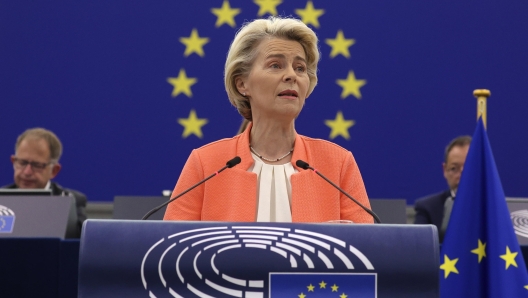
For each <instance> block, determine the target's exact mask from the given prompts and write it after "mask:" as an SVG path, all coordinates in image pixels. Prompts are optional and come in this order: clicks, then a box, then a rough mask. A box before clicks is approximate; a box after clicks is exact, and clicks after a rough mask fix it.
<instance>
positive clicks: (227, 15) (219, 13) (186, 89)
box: [167, 0, 367, 140]
mask: <svg viewBox="0 0 528 298" xmlns="http://www.w3.org/2000/svg"><path fill="white" fill-rule="evenodd" d="M253 3H254V4H256V5H258V7H259V9H258V12H257V16H259V17H262V16H264V15H266V14H269V15H277V14H278V12H277V6H279V5H280V4H282V3H283V1H282V0H253ZM210 12H211V13H212V14H213V15H215V16H216V22H215V27H216V28H219V27H221V26H223V25H227V26H230V27H232V28H235V27H236V21H235V18H236V17H237V16H238V15H239V14H240V13H242V9H240V8H233V7H231V4H230V2H229V0H223V2H222V5H221V7H213V8H211V9H210ZM294 12H295V14H297V16H298V17H299V18H300V19H301V20H302V22H304V23H305V24H306V25H311V26H313V27H314V28H320V27H321V24H320V22H319V18H321V17H322V16H323V15H324V14H325V10H324V9H321V8H317V7H316V5H314V2H313V1H312V0H309V1H307V2H306V5H305V7H304V8H298V9H295V10H294ZM179 41H180V42H181V43H182V44H183V45H184V46H185V50H184V53H183V56H184V57H186V58H187V57H189V56H191V55H192V54H196V55H198V56H199V57H202V58H203V57H205V51H204V47H205V46H206V45H207V44H208V43H209V41H210V39H209V37H204V36H200V33H199V30H198V29H197V28H193V29H192V30H191V33H190V35H189V36H183V37H180V38H179ZM325 43H326V44H327V45H328V46H330V47H331V51H330V58H331V59H334V58H337V57H338V56H343V57H344V58H346V59H350V57H351V55H350V50H349V48H350V47H351V46H353V45H354V44H355V43H356V41H355V40H354V39H352V38H347V37H346V36H345V33H344V32H343V30H341V29H340V30H338V31H337V32H336V36H335V38H326V39H325ZM167 82H168V83H169V84H170V85H172V86H173V90H172V93H171V96H172V97H178V96H179V95H185V96H187V97H188V98H191V97H192V95H193V94H192V89H191V87H192V86H193V85H195V84H197V83H198V78H195V77H188V76H187V72H186V70H185V69H184V68H181V69H180V72H179V74H178V76H177V77H168V78H167ZM335 82H336V84H337V85H338V86H340V87H341V88H342V92H341V99H343V100H344V99H346V98H348V97H349V96H353V97H355V98H357V99H361V98H362V95H361V90H360V89H361V88H362V87H363V86H365V84H367V81H366V80H364V79H358V78H356V74H355V73H354V71H353V70H349V71H348V75H347V77H346V78H338V79H337V80H336V81H335ZM178 123H179V124H180V125H182V126H183V128H184V130H183V133H182V137H183V138H187V137H188V136H190V135H195V136H197V137H198V138H202V137H203V133H202V127H203V126H204V125H206V124H207V123H208V120H207V119H206V118H199V117H198V116H197V113H196V111H195V110H194V109H193V110H191V112H190V113H189V116H188V118H180V119H178ZM324 124H325V125H326V126H328V127H329V128H330V135H329V138H330V139H335V138H337V137H342V138H344V139H345V140H349V139H350V133H349V129H350V128H351V127H353V126H354V125H355V121H354V120H352V119H346V118H345V116H344V114H343V112H342V111H337V113H336V116H335V118H334V119H327V120H325V121H324Z"/></svg>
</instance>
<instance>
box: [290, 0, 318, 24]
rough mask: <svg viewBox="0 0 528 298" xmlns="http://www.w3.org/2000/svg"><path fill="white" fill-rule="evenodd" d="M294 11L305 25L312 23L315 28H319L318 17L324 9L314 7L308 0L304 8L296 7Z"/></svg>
mask: <svg viewBox="0 0 528 298" xmlns="http://www.w3.org/2000/svg"><path fill="white" fill-rule="evenodd" d="M295 13H296V14H297V15H298V16H300V17H301V20H302V21H303V23H305V24H306V25H308V24H312V25H313V26H314V27H315V28H319V19H318V18H319V17H320V16H321V15H323V14H324V9H315V8H314V6H313V3H312V1H308V2H307V3H306V7H305V8H304V9H296V10H295Z"/></svg>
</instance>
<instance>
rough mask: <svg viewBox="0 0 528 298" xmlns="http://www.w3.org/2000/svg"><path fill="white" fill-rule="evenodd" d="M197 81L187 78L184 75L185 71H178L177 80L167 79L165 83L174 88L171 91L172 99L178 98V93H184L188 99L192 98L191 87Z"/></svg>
mask: <svg viewBox="0 0 528 298" xmlns="http://www.w3.org/2000/svg"><path fill="white" fill-rule="evenodd" d="M196 81H198V80H197V79H196V78H188V77H187V74H186V73H185V69H183V68H182V69H180V73H179V74H178V77H177V78H167V82H169V84H171V85H172V86H174V89H172V94H171V95H172V97H176V96H178V94H180V93H184V94H185V95H187V96H188V97H192V91H191V86H192V85H194V84H196Z"/></svg>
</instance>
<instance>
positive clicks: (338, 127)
mask: <svg viewBox="0 0 528 298" xmlns="http://www.w3.org/2000/svg"><path fill="white" fill-rule="evenodd" d="M355 123H356V122H355V121H354V120H345V118H343V113H342V112H341V111H338V112H337V114H336V117H335V119H334V120H325V124H326V126H328V127H330V128H331V129H332V131H331V132H330V139H331V140H332V139H334V138H336V137H337V136H342V137H343V138H345V139H347V140H348V139H350V135H349V134H348V129H349V128H350V127H351V126H353V125H354V124H355Z"/></svg>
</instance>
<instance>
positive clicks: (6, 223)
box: [0, 205, 15, 233]
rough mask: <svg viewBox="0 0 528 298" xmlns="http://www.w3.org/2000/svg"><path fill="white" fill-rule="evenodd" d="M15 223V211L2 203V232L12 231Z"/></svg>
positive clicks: (0, 210)
mask: <svg viewBox="0 0 528 298" xmlns="http://www.w3.org/2000/svg"><path fill="white" fill-rule="evenodd" d="M14 225H15V212H13V210H11V209H9V208H7V207H5V206H2V205H0V233H12V232H13V227H14Z"/></svg>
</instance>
